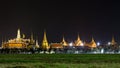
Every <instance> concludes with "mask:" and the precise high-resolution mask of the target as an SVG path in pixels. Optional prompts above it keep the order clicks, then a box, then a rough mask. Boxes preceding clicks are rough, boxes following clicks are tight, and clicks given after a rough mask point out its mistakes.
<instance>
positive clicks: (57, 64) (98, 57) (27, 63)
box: [0, 54, 120, 68]
mask: <svg viewBox="0 0 120 68" xmlns="http://www.w3.org/2000/svg"><path fill="white" fill-rule="evenodd" d="M0 68H120V55H119V54H5V55H3V54H1V55H0Z"/></svg>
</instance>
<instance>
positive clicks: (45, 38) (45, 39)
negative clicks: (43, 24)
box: [43, 30, 47, 42]
mask: <svg viewBox="0 0 120 68" xmlns="http://www.w3.org/2000/svg"><path fill="white" fill-rule="evenodd" d="M43 40H44V41H46V42H47V37H46V31H45V30H44V38H43Z"/></svg>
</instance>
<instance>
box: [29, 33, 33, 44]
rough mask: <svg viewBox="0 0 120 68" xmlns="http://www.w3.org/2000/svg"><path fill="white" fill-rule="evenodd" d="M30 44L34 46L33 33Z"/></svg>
mask: <svg viewBox="0 0 120 68" xmlns="http://www.w3.org/2000/svg"><path fill="white" fill-rule="evenodd" d="M30 43H31V44H34V39H33V33H31V37H30Z"/></svg>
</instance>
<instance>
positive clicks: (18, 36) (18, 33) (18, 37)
mask: <svg viewBox="0 0 120 68" xmlns="http://www.w3.org/2000/svg"><path fill="white" fill-rule="evenodd" d="M20 38H21V35H20V29H18V31H17V39H18V40H19V39H20Z"/></svg>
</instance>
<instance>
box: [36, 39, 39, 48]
mask: <svg viewBox="0 0 120 68" xmlns="http://www.w3.org/2000/svg"><path fill="white" fill-rule="evenodd" d="M36 47H37V48H39V44H38V40H36Z"/></svg>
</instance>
